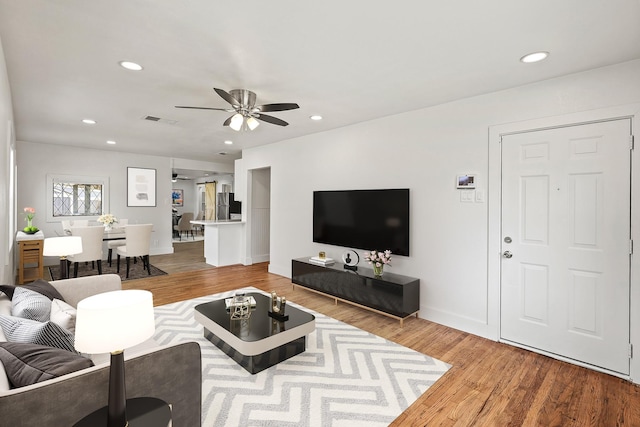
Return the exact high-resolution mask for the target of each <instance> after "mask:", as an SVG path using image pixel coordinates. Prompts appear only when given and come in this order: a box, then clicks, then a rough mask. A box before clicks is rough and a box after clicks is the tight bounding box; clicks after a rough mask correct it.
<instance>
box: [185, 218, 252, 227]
mask: <svg viewBox="0 0 640 427" xmlns="http://www.w3.org/2000/svg"><path fill="white" fill-rule="evenodd" d="M189 222H190V223H191V224H196V225H205V226H206V225H226V224H244V221H241V220H239V219H215V220H212V219H194V220H193V221H189Z"/></svg>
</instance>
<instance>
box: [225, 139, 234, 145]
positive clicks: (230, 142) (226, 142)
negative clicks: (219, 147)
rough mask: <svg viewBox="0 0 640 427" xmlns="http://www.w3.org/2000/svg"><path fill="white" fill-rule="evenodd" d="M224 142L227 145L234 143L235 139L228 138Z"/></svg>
mask: <svg viewBox="0 0 640 427" xmlns="http://www.w3.org/2000/svg"><path fill="white" fill-rule="evenodd" d="M224 143H225V144H227V145H232V144H233V141H229V140H226V141H225V142H224Z"/></svg>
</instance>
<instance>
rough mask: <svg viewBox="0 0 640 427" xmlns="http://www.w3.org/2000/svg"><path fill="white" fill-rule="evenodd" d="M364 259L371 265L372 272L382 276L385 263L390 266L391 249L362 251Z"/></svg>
mask: <svg viewBox="0 0 640 427" xmlns="http://www.w3.org/2000/svg"><path fill="white" fill-rule="evenodd" d="M364 260H365V261H367V262H368V263H369V264H372V265H373V274H375V275H376V276H382V270H383V269H384V266H385V265H388V266H389V267H391V251H390V250H388V249H387V250H386V251H384V252H378V251H369V252H365V253H364Z"/></svg>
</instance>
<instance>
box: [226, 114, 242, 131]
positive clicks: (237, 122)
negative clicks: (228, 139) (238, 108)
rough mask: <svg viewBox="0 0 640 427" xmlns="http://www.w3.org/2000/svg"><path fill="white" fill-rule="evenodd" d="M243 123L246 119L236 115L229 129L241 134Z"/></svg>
mask: <svg viewBox="0 0 640 427" xmlns="http://www.w3.org/2000/svg"><path fill="white" fill-rule="evenodd" d="M243 121H244V117H242V114H240V113H236V114H234V115H233V117H232V118H231V123H229V127H230V128H231V129H233V130H235V131H236V132H239V131H240V129H242V122H243Z"/></svg>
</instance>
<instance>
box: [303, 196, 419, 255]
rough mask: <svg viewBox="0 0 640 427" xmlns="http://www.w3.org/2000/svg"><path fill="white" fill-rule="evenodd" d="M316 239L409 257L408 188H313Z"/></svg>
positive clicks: (314, 239) (332, 243) (319, 241)
mask: <svg viewBox="0 0 640 427" xmlns="http://www.w3.org/2000/svg"><path fill="white" fill-rule="evenodd" d="M313 241H314V242H316V243H326V244H329V245H336V246H344V247H347V248H354V249H364V250H374V249H375V250H378V251H384V250H387V249H389V250H390V251H391V252H392V253H394V254H396V255H405V256H409V189H408V188H402V189H390V190H339V191H314V193H313Z"/></svg>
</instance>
